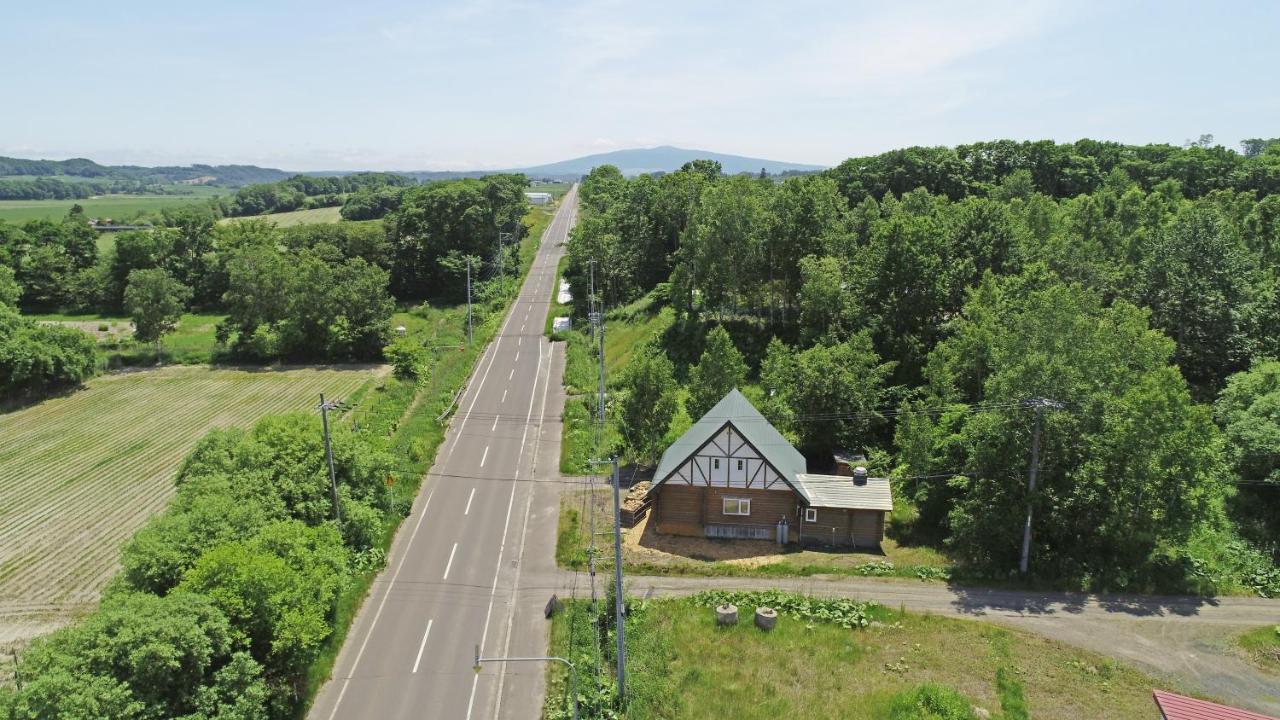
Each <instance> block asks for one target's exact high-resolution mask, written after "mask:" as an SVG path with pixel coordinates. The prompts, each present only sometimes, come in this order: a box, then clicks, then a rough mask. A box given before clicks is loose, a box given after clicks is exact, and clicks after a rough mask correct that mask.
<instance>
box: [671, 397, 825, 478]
mask: <svg viewBox="0 0 1280 720" xmlns="http://www.w3.org/2000/svg"><path fill="white" fill-rule="evenodd" d="M725 423H729V424H731V425H733V428H734V429H735V430H737V431H738V432H739V433H741V435H742V437H744V438H746V440H747V442H749V443H751V445H752V446H753V447H755V449H756V451H758V452H759V453H760V454H761V455H762V456H764V459H765V461H766V462H768V463H769V464H770V465H772V466H773V468H774V469H775V470H777V471H778V473H779V474H780V475H782V477H783V478H784V479H785V480H786V481H787V482H788V483H791V481H792V480H794V479H795V477H796V476H797V475H799V474H801V473H803V472H804V471H805V470H806V469H807V466H806V463H805V460H804V456H803V455H801V454H800V451H799V450H796V449H795V448H794V447H792V446H791V443H789V442H787V439H786V438H784V437H782V433H780V432H778V431H777V429H776V428H774V427H773V425H771V424H770V423H769V421H768V420H765V419H764V416H763V415H761V414H760V411H759V410H756V407H755V406H754V405H752V404H751V401H750V400H747V398H746V397H744V396H743V394H742V393H740V392H738V389H737V388H734V389H733V390H730V391H729V394H728V395H725V396H724V398H722V399H721V400H720V402H718V403H716V405H715V407H713V408H711V409H710V410H708V411H707V414H706V415H703V416H702V417H701V418H699V419H698V421H697V422H695V423H694V424H693V427H690V428H689V429H688V430H686V431H685V433H684V434H683V435H681V436H680V438H679V439H678V440H676V441H675V442H673V443H671V446H670V447H668V448H667V450H666V452H664V453H662V460H661V461H659V462H658V469H657V470H656V471H655V472H654V474H653V486H652V487H651V488H649V492H653V491H654V489H655V488H657V487H658V486H659V485H661V484H662V483H663V482H665V481H666V479H667V476H669V475H670V474H671V473H672V472H674V471H675V469H676V468H678V467H680V465H681V464H682V463H684V461H685V460H688V459H689V456H690V455H693V454H694V453H695V452H697V451H698V448H701V447H702V446H703V445H705V444H707V442H708V441H710V440H711V439H712V438H713V437H715V435H716V433H718V432H720V429H721V428H723V427H724V426H725ZM793 487H794V486H793ZM801 492H803V491H801Z"/></svg>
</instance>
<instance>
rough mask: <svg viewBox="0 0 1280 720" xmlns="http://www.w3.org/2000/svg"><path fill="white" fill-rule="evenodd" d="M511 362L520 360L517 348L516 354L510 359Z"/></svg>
mask: <svg viewBox="0 0 1280 720" xmlns="http://www.w3.org/2000/svg"><path fill="white" fill-rule="evenodd" d="M511 362H520V351H519V350H517V351H516V356H515V358H514V359H512V361H511Z"/></svg>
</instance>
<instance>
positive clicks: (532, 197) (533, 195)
mask: <svg viewBox="0 0 1280 720" xmlns="http://www.w3.org/2000/svg"><path fill="white" fill-rule="evenodd" d="M524 196H525V198H526V199H528V201H529V203H530V204H532V205H547V204H550V202H551V193H545V192H527V193H525V194H524Z"/></svg>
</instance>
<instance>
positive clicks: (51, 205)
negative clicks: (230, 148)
mask: <svg viewBox="0 0 1280 720" xmlns="http://www.w3.org/2000/svg"><path fill="white" fill-rule="evenodd" d="M214 190H216V191H217V193H214V192H213V191H214ZM231 192H232V191H231V190H228V189H227V188H202V189H200V190H198V191H196V192H195V193H193V194H191V195H101V196H98V197H94V198H88V199H86V200H0V220H7V221H9V222H26V221H27V220H40V219H46V220H58V219H60V218H63V217H66V215H67V213H68V212H69V211H70V210H71V207H72V206H73V205H79V206H80V207H82V208H84V212H85V214H86V215H88V216H89V217H91V218H94V217H101V218H111V219H113V220H129V219H131V218H133V217H134V216H136V215H138V214H139V213H146V212H156V211H158V210H163V209H164V208H173V207H180V206H182V205H189V204H191V203H195V202H199V201H200V199H201V198H207V197H212V196H213V195H214V194H222V195H229V194H231Z"/></svg>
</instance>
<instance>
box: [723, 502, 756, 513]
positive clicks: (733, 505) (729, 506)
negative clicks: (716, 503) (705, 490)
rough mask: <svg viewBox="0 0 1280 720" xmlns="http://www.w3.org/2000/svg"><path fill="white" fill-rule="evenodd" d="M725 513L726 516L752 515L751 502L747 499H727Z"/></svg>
mask: <svg viewBox="0 0 1280 720" xmlns="http://www.w3.org/2000/svg"><path fill="white" fill-rule="evenodd" d="M723 512H724V514H725V515H750V514H751V501H750V500H748V499H746V498H725V499H724V510H723Z"/></svg>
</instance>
